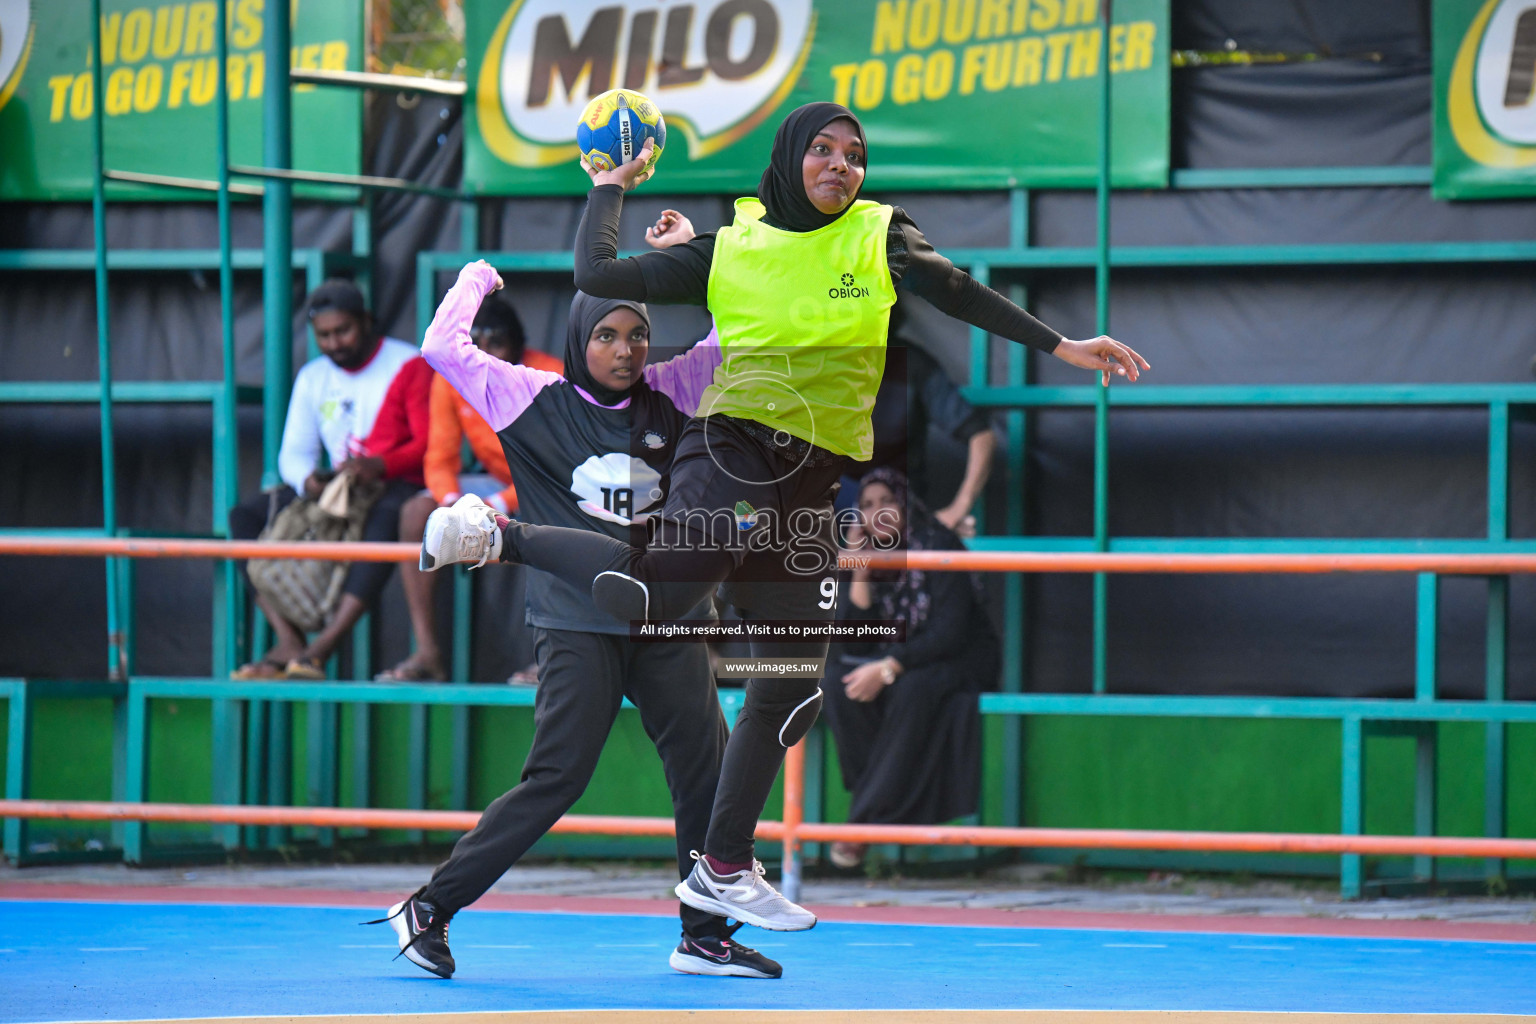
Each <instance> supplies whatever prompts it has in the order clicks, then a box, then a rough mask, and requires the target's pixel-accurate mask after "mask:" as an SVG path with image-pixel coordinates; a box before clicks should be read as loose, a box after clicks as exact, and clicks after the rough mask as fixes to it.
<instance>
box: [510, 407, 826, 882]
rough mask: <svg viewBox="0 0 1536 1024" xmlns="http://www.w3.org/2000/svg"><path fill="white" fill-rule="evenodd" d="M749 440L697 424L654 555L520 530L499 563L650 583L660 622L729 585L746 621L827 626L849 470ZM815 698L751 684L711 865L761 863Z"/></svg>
mask: <svg viewBox="0 0 1536 1024" xmlns="http://www.w3.org/2000/svg"><path fill="white" fill-rule="evenodd" d="M752 430H753V427H752V425H750V424H743V423H741V422H740V421H733V420H731V419H730V418H729V417H714V418H712V419H709V420H698V419H695V420H690V421H689V423H688V426H687V427H686V428H685V430H684V432H683V436H682V438H681V439H680V440H679V442H678V446H677V454H676V456H675V458H674V459H673V463H672V473H671V489H670V493H669V495H668V498H667V503H666V507H665V508H664V509H663V511H662V513H661V515H660V517H659V520H658V527H657V529H656V531H655V533H654V534H653V536H652V538H651V542H650V544H649V546H648V547H647V548H644V549H642V548H637V547H633V546H631V545H629V544H626V543H624V542H623V541H620V540H615V539H614V538H612V537H608V536H604V535H600V534H598V533H595V532H592V531H589V530H575V529H565V528H561V527H553V526H531V525H528V524H524V523H512V524H510V525H509V526H508V527H507V528H506V530H505V531H504V533H503V544H502V556H501V557H502V559H503V560H504V561H515V562H520V563H522V564H524V565H528V566H532V567H533V568H535V569H542V570H544V571H545V572H548V573H550V574H552V575H554V576H557V577H559V578H560V579H562V580H565V581H566V582H567V583H570V584H571V585H573V586H575V587H576V588H577V589H578V590H579V591H581V592H583V593H585V592H587V591H588V590H589V589H590V588H591V587H592V584H593V581H594V580H596V579H597V577H598V576H599V575H600V574H602V573H604V572H622V573H626V574H628V575H629V576H632V577H633V578H635V579H637V580H639V581H640V582H641V583H643V584H645V586H646V589H647V591H648V602H647V603H648V608H647V616H648V618H650V619H651V620H667V619H678V618H681V617H683V616H684V615H686V614H687V613H688V612H689V611H691V610H692V609H693V608H695V607H697V606H698V604H699V603H700V602H702V601H704V600H705V599H706V598H708V597H710V595H711V594H713V593H714V591H715V588H716V587H718V586H720V584H722V583H723V584H725V586H724V588H723V591H722V595H723V596H724V598H725V599H726V600H727V601H729V602H730V603H731V604H733V605H735V606H736V607H737V608H738V609H740V611H741V612H742V614H743V616H744V617H745V618H748V619H753V618H756V619H788V620H799V621H814V622H827V621H830V620H831V619H832V618H833V617H834V616H835V614H836V607H835V605H836V593H837V587H836V582H835V580H834V578H833V565H832V561H831V560H832V559H834V558H835V554H836V544H835V543H834V541H833V535H832V521H831V511H832V497H833V495H834V493H835V491H836V486H837V482H838V479H839V478H840V477H841V475H842V471H843V467H844V465H846V463H845V462H844V461H843V460H840V459H836V458H831V459H828V458H823V456H826V455H828V454H829V453H826V452H820V453H819V454H817V453H810V454H809V455H808V454H807V453H805V452H804V451H803V450H802V451H801V452H798V453H789V454H786V453H784V452H778V451H774V450H771V448H769V447H765V446H764V445H763V443H762V442H761V441H760V440H758V438H757V437H756V436H755V435H754V434H753V433H752ZM785 436H786V437H787V435H785ZM744 506H745V509H750V510H751V511H752V512H753V513H754V514H755V518H754V519H753V520H752V521H753V523H755V524H756V525H751V526H749V527H748V528H747V529H745V530H743V529H740V527H738V525H737V511H738V510H743V511H745V509H744V508H743V507H744ZM797 527H798V529H797ZM752 530H759V531H764V532H765V536H764V537H763V538H761V539H762V540H764V541H770V540H771V541H772V542H771V543H762V544H760V545H758V546H757V547H755V548H751V547H744V546H743V544H742V543H741V541H742V538H743V535H745V536H747V537H753V536H754V535H753V534H752V533H751V531H752ZM774 531H778V532H774ZM805 556H809V558H808V559H807V558H806V557H805ZM603 610H604V611H607V612H609V613H610V614H612V613H614V612H615V611H616V609H611V608H604V609H603ZM618 617H620V618H623V617H625V616H624V615H623V614H620V615H619V616H618ZM751 650H752V656H753V657H756V658H776V657H797V658H825V657H826V654H827V641H826V640H825V639H821V640H818V641H811V642H799V643H787V642H784V641H760V640H753V641H752V642H751ZM818 692H819V685H818V680H816V679H786V678H780V677H776V676H767V677H756V678H753V679H749V680H748V681H747V685H746V700H745V701H744V703H743V705H742V710H741V714H740V716H739V717H738V718H737V720H736V727H735V729H734V731H733V732H732V733H731V739H730V742H729V743H728V744H727V746H726V748H725V761H724V763H723V764H722V766H721V769H720V787H719V789H718V790H717V791H716V793H715V807H714V814H713V816H712V817H711V818H710V824H709V836H708V838H707V839H706V841H705V850H706V852H708V853H709V854H710V855H711V856H713V857H716V858H717V859H719V860H722V861H725V862H727V863H736V864H739V863H745V862H747V861H750V860H751V859H752V851H753V843H752V833H753V831H754V830H755V829H756V827H757V820H758V818H760V817H761V816H762V813H763V807H764V805H765V804H766V803H767V802H768V793H769V791H770V790H771V789H772V788H773V783H774V780H775V779H776V778H777V777H778V774H779V766H780V765H781V764H783V762H784V751H785V746H784V743H783V742H781V736H783V737H784V738H785V739H790V738H791V737H790V735H788V734H785V733H784V729H785V726H786V723H787V722H788V721H789V720H790V719H791V718H797V721H796V724H797V725H798V726H803V727H807V728H808V727H809V721H807V720H806V719H807V718H809V720H810V721H814V713H815V710H816V708H817V705H816V704H815V703H814V700H813V699H814V698H815V697H816V695H817V693H818ZM797 716H798V717H797Z"/></svg>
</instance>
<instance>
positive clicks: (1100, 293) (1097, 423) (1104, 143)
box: [1093, 0, 1114, 693]
mask: <svg viewBox="0 0 1536 1024" xmlns="http://www.w3.org/2000/svg"><path fill="white" fill-rule="evenodd" d="M1113 6H1114V2H1113V0H1100V3H1099V14H1100V19H1099V20H1100V21H1101V22H1102V23H1103V34H1102V35H1101V36H1100V45H1099V175H1098V178H1099V181H1098V204H1097V208H1098V249H1097V252H1096V254H1095V260H1094V274H1093V284H1094V289H1093V290H1094V313H1095V327H1094V329H1095V331H1096V332H1097V333H1099V334H1108V333H1109V150H1110V109H1109V98H1110V96H1109V92H1110V90H1109V26H1110V18H1111V13H1112V8H1113ZM1093 548H1094V550H1095V551H1108V550H1109V386H1108V385H1107V384H1104V383H1103V382H1102V381H1101V382H1100V385H1099V388H1098V390H1097V392H1096V394H1095V396H1094V403H1093ZM1108 669H1109V577H1108V576H1106V575H1104V574H1103V573H1096V574H1095V575H1094V577H1093V692H1094V693H1104V692H1105V691H1106V690H1108V688H1109V683H1108Z"/></svg>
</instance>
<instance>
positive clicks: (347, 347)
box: [229, 280, 421, 679]
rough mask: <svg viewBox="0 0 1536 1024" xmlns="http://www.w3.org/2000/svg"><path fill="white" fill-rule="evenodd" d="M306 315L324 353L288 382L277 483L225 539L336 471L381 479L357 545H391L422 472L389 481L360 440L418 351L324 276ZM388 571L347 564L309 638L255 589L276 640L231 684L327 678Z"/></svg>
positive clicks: (244, 534)
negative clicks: (333, 601) (335, 596)
mask: <svg viewBox="0 0 1536 1024" xmlns="http://www.w3.org/2000/svg"><path fill="white" fill-rule="evenodd" d="M307 312H308V316H309V321H310V323H311V325H312V326H313V327H314V331H315V342H316V344H317V345H318V346H319V348H320V352H321V353H322V354H321V355H320V356H319V357H317V358H315V359H312V360H310V361H309V362H308V363H306V364H305V365H304V366H303V368H302V369H300V370H299V373H298V376H297V377H296V378H295V379H294V382H293V393H292V395H291V397H290V398H289V400H288V419H287V421H286V422H285V423H284V425H283V442H282V448H281V450H280V452H279V454H278V473H279V474H280V475H281V476H282V478H283V486H282V487H280V488H279V489H278V490H276V491H273V492H263V493H261V494H257V495H254V496H252V497H251V498H248V499H246V500H245V501H243V502H241V503H240V504H239V505H236V506H235V507H234V508H232V509H230V510H229V533H230V536H231V537H233V538H236V539H251V538H254V537H256V536H257V535H258V534H260V532H261V530H262V528H263V527H265V526H266V525H267V523H268V522H269V521H270V519H271V518H272V517H274V516H276V514H277V512H278V510H280V509H282V508H283V507H284V506H286V505H287V504H288V503H289V502H291V501H293V500H294V498H295V497H296V496H297V495H298V494H303V495H304V496H305V497H307V498H318V497H319V496H320V493H321V491H323V490H324V489H325V485H326V484H327V483H328V482H329V481H330V480H331V478H332V477H333V476H335V475H336V474H337V473H353V474H356V475H357V476H358V477H360V478H362V479H365V480H369V481H372V480H379V479H383V480H384V493H383V495H382V496H381V497H380V498H379V499H378V501H377V502H376V503H375V504H374V506H373V508H372V510H371V511H370V512H369V514H368V520H367V524H366V526H365V527H364V531H363V539H364V540H397V539H399V519H400V506H401V505H403V504H404V503H405V502H406V501H407V500H409V499H410V498H411V497H412V496H414V495H415V494H416V493H417V492H418V491H419V490H420V489H421V485H420V482H419V474H420V467H419V466H418V467H417V470H416V472H417V476H418V481H417V482H410V481H408V480H403V479H388V477H387V475H386V473H385V471H384V460H383V459H382V458H380V457H378V456H377V455H375V454H372V453H370V452H369V451H367V449H366V448H365V447H364V445H363V439H364V438H366V437H368V434H369V432H370V431H371V430H372V429H373V424H374V420H375V418H376V417H377V416H378V414H379V409H380V407H381V406H382V405H383V403H384V396H385V393H386V392H387V391H388V390H389V386H390V383H391V382H392V381H393V380H394V379H395V375H396V373H397V372H398V371H399V369H400V367H401V366H403V365H404V364H405V363H407V362H409V361H410V360H412V359H414V358H416V357H417V356H418V355H419V354H420V353H419V352H418V350H417V348H416V346H414V345H411V344H408V343H407V342H404V341H400V340H399V339H397V338H386V337H384V336H382V335H381V334H379V333H377V332H376V331H375V330H374V327H373V318H372V317H371V316H370V315H369V313H368V309H367V305H366V303H365V301H364V299H363V294H362V292H360V291H358V289H357V286H356V285H354V284H352V283H351V282H350V281H342V280H331V281H327V282H325V283H324V284H322V285H321V286H320V287H319V288H316V289H315V291H314V292H313V293H312V294H311V295H310V296H309V299H308V300H307ZM322 450H323V451H324V452H325V454H326V455H327V456H328V457H329V459H330V464H331V467H332V468H331V469H329V470H326V469H323V468H322V465H321V452H322ZM393 569H394V564H393V563H391V562H354V563H353V564H352V565H351V566H350V567H349V568H348V570H347V578H346V583H345V586H344V588H343V592H342V596H341V602H340V604H339V605H338V607H337V609H336V612H335V614H334V615H332V616H331V620H330V621H329V622H328V623H327V624H326V627H325V629H324V630H323V631H322V632H321V633H319V634H317V635H316V637H315V639H314V640H313V641H308V640H307V638H306V635H305V633H304V631H303V630H301V629H300V628H299V627H298V626H296V625H295V624H294V623H292V622H289V621H288V620H287V619H285V618H284V617H283V616H282V614H281V613H280V612H279V611H278V610H277V609H276V608H275V607H273V605H272V604H271V602H269V601H268V600H267V599H266V598H264V597H263V596H262V595H261V594H260V593H257V595H256V603H257V604H258V605H259V606H260V607H261V609H262V611H263V613H265V615H266V617H267V621H268V622H269V623H271V625H272V631H273V634H274V636H275V638H276V642H275V644H274V645H273V646H272V649H271V650H269V651H268V652H267V653H266V654H265V655H264V656H262V657H261V658H258V659H257V660H255V661H253V662H251V663H250V664H248V665H245V666H243V667H242V668H240V669H238V670H236V672H235V673H234V674H233V676H234V678H236V679H283V678H288V679H323V678H325V672H324V668H323V666H324V663H325V660H326V659H327V658H328V657H330V655H331V652H332V651H333V650H335V648H336V645H337V644H338V643H339V642H340V640H341V638H342V637H343V636H345V635H346V633H347V631H348V630H349V629H351V628H352V626H353V625H354V624H356V622H357V620H358V619H359V618H361V617H362V615H363V613H364V612H365V611H367V609H368V608H369V606H371V605H372V604H373V603H374V602H375V601H376V600H377V598H378V596H379V592H380V591H381V590H382V589H383V587H384V584H385V583H386V582H388V580H389V574H390V572H391V571H392V570H393Z"/></svg>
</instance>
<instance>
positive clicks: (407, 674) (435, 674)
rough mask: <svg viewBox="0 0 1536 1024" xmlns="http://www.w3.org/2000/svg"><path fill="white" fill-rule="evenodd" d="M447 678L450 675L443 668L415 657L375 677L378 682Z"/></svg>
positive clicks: (436, 681)
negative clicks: (435, 666)
mask: <svg viewBox="0 0 1536 1024" xmlns="http://www.w3.org/2000/svg"><path fill="white" fill-rule="evenodd" d="M447 679H448V676H447V675H446V674H445V673H444V672H443V671H442V670H441V669H435V668H433V667H432V666H431V665H429V664H427V663H426V662H421V661H417V660H416V659H415V658H414V657H412V658H406V659H405V660H404V661H402V662H401V663H400V664H398V665H396V666H395V667H394V668H387V669H385V670H384V671H383V672H380V673H378V674H377V675H375V676H374V677H373V681H374V682H376V683H441V682H446V681H447Z"/></svg>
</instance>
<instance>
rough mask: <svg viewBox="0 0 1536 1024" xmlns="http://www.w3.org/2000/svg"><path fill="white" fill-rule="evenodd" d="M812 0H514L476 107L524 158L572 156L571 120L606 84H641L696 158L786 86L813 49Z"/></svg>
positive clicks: (512, 157) (492, 142)
mask: <svg viewBox="0 0 1536 1024" xmlns="http://www.w3.org/2000/svg"><path fill="white" fill-rule="evenodd" d="M814 26H815V15H814V12H813V10H812V0H684V2H679V0H648V2H647V0H634V2H630V3H614V2H612V0H511V2H510V3H509V4H508V6H507V9H506V13H505V14H503V16H502V17H501V20H500V22H499V23H498V25H497V27H496V30H495V32H494V33H492V35H491V40H490V44H489V45H488V46H487V48H486V52H485V54H484V56H483V59H482V62H481V68H480V76H479V80H478V82H477V87H476V113H477V114H478V116H479V121H480V126H481V130H482V133H483V135H484V137H485V139H486V142H487V144H488V145H489V147H490V149H491V151H492V152H494V153H495V154H496V155H497V156H498V157H500V158H501V159H502V160H505V161H506V162H508V163H510V164H513V165H516V166H521V167H545V166H550V165H553V164H556V163H560V162H563V161H566V160H574V159H575V154H576V149H575V146H574V143H573V139H572V134H573V133H572V131H571V126H572V125H573V124H575V123H576V120H577V119H578V118H579V117H580V115H581V110H582V108H583V107H585V106H586V104H587V101H588V100H590V99H591V98H592V97H593V96H596V95H598V94H599V93H603V92H607V91H608V90H609V89H614V88H625V89H635V90H638V91H640V92H644V93H645V94H646V95H648V96H649V97H651V98H652V99H653V100H655V101H656V105H657V106H658V107H660V108H661V112H662V114H663V115H664V116H665V117H666V119H667V125H668V127H669V128H671V127H673V126H675V128H676V130H677V131H679V132H681V134H682V135H683V137H684V138H686V139H687V140H688V151H689V155H690V156H692V157H693V158H695V159H697V158H699V157H701V156H705V155H708V154H709V153H713V152H717V151H718V150H720V149H724V148H725V147H726V146H728V145H730V144H731V143H732V142H734V141H736V140H737V139H739V138H741V137H743V136H744V135H746V134H747V133H748V132H750V131H751V130H752V129H753V128H755V127H757V125H758V124H760V123H762V121H763V119H764V118H766V117H767V116H768V115H769V114H770V113H772V112H773V110H774V109H776V108H777V107H778V106H779V104H780V103H782V102H783V101H784V99H785V98H786V97H787V96H788V95H789V91H790V89H791V88H792V87H793V85H794V83H795V81H796V79H797V78H798V77H799V74H800V72H801V70H802V69H803V67H804V65H805V59H806V57H807V56H808V55H809V53H810V45H811V39H812V36H813V34H814Z"/></svg>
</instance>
